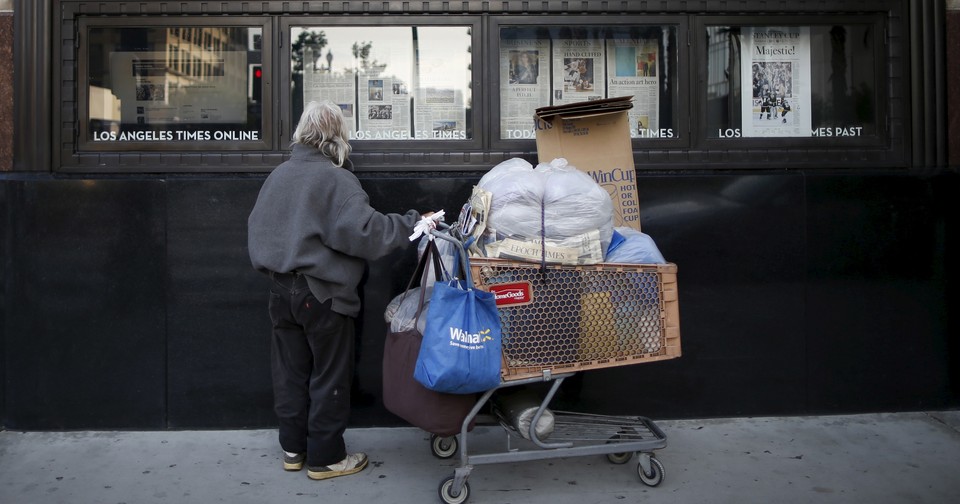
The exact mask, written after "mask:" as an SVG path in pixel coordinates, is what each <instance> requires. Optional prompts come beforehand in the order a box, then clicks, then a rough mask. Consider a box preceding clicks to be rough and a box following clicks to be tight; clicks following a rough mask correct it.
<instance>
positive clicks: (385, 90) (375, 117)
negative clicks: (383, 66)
mask: <svg viewBox="0 0 960 504" xmlns="http://www.w3.org/2000/svg"><path fill="white" fill-rule="evenodd" d="M357 82H358V83H359V84H358V86H359V89H358V90H357V91H358V92H357V97H358V101H359V102H360V103H359V107H358V109H359V110H357V122H358V125H359V127H358V128H357V133H356V139H357V140H408V139H410V138H411V135H410V92H409V90H408V89H407V85H406V83H404V82H403V81H402V80H401V79H398V78H396V77H394V76H386V75H383V74H382V73H381V72H379V71H369V72H360V73H359V75H358V76H357Z"/></svg>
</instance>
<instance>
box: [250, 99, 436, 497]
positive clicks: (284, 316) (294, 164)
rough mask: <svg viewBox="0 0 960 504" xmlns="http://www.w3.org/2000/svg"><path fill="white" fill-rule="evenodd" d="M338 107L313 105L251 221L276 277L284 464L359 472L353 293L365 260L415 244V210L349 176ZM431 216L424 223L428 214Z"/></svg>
mask: <svg viewBox="0 0 960 504" xmlns="http://www.w3.org/2000/svg"><path fill="white" fill-rule="evenodd" d="M348 138H349V136H348V133H347V130H346V128H345V125H344V118H343V113H342V112H341V110H340V107H339V106H337V105H335V104H333V103H331V102H329V101H322V102H316V101H313V102H310V103H309V104H307V106H306V107H305V108H304V111H303V114H302V115H301V117H300V122H299V124H298V125H297V128H296V131H295V132H294V134H293V146H292V152H291V154H290V158H289V160H287V161H285V162H283V163H281V164H280V165H279V166H277V167H276V168H275V169H274V170H273V171H272V172H271V173H270V175H268V176H267V178H266V180H265V181H264V183H263V186H262V187H261V189H260V193H259V195H258V196H257V201H256V204H255V205H254V207H253V211H252V212H251V213H250V216H249V218H248V221H247V231H248V235H247V246H248V249H249V253H250V260H251V262H252V264H253V267H254V269H256V270H257V271H260V272H262V273H265V274H267V275H269V276H270V278H271V283H270V295H269V303H268V308H269V313H270V320H271V322H272V326H273V327H272V335H271V374H272V379H273V394H274V411H275V412H276V414H277V417H278V420H279V441H280V447H281V448H282V450H283V452H284V455H283V467H284V469H286V470H289V471H299V470H300V469H302V468H303V466H304V463H306V466H307V476H308V477H310V478H311V479H316V480H319V479H327V478H333V477H336V476H344V475H347V474H353V473H356V472H359V471H361V470H363V468H364V467H366V465H367V460H368V459H367V456H366V454H364V453H349V454H348V453H347V451H346V446H345V443H344V439H343V433H344V431H345V430H346V427H347V422H348V420H349V415H350V388H351V382H352V379H353V367H354V352H355V347H354V337H355V334H354V332H355V327H354V319H355V318H356V317H357V315H358V314H359V312H360V307H361V301H360V296H359V295H358V293H357V289H358V286H359V284H360V281H361V278H362V276H363V274H364V269H365V267H366V261H367V260H374V259H377V258H380V257H383V256H385V255H386V254H388V253H390V252H391V251H394V250H397V249H400V248H401V247H404V246H409V244H410V241H409V239H408V237H409V236H410V234H411V233H412V232H413V231H414V228H415V226H416V225H417V223H418V221H419V220H420V219H421V215H420V213H419V212H417V211H415V210H410V211H408V212H406V213H405V214H402V215H401V214H394V213H387V214H384V213H380V212H378V211H377V210H375V209H373V208H372V207H371V206H370V201H369V197H368V195H367V193H366V192H365V191H364V190H363V188H362V187H361V185H360V181H359V180H358V179H357V177H356V176H355V175H354V174H353V172H352V164H351V163H350V160H349V155H350V152H351V146H350V144H349V142H348ZM429 215H430V213H426V214H425V215H424V217H426V216H429Z"/></svg>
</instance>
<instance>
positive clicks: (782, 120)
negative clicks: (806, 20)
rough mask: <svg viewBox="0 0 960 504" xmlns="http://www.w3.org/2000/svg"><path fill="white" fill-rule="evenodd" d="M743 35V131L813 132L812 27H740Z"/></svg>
mask: <svg viewBox="0 0 960 504" xmlns="http://www.w3.org/2000/svg"><path fill="white" fill-rule="evenodd" d="M742 35H743V51H742V52H743V55H742V61H741V69H742V70H741V79H742V80H741V82H742V83H743V87H744V97H743V100H742V102H741V106H742V113H743V136H744V137H807V136H811V117H810V105H811V103H810V28H809V27H806V26H790V27H752V28H751V27H744V28H743V34H742ZM747 86H750V88H747ZM747 89H751V90H752V91H751V92H750V93H749V94H748V93H747V92H746V90H747Z"/></svg>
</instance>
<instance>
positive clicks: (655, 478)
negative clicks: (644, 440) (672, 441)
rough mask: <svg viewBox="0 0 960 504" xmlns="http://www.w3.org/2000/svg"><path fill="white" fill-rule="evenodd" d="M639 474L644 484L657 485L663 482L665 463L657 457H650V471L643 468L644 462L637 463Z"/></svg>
mask: <svg viewBox="0 0 960 504" xmlns="http://www.w3.org/2000/svg"><path fill="white" fill-rule="evenodd" d="M637 474H639V475H640V481H642V482H643V484H644V485H647V486H651V487H655V486H657V485H659V484H660V483H663V464H661V463H660V461H659V460H657V459H656V457H653V456H651V457H650V472H649V473H647V472H646V471H644V470H643V463H641V462H638V463H637Z"/></svg>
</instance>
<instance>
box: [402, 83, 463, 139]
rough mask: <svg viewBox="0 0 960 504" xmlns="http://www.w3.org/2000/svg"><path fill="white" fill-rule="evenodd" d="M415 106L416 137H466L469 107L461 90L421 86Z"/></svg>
mask: <svg viewBox="0 0 960 504" xmlns="http://www.w3.org/2000/svg"><path fill="white" fill-rule="evenodd" d="M414 107H415V111H414V118H413V119H414V130H415V138H416V139H417V140H466V138H467V109H466V106H465V104H464V100H463V92H462V91H460V90H459V89H455V88H437V87H427V88H424V89H418V90H417V100H416V102H415V104H414Z"/></svg>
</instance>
